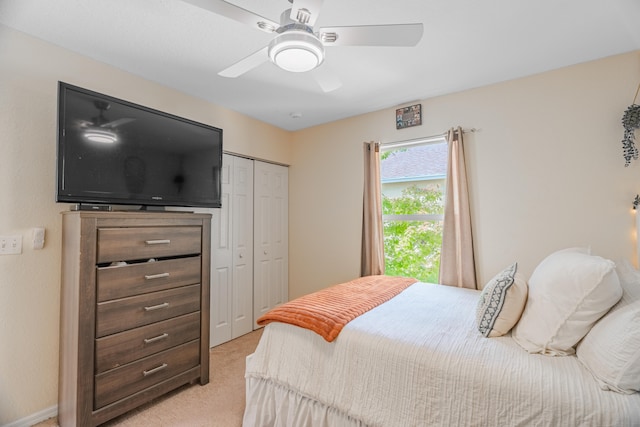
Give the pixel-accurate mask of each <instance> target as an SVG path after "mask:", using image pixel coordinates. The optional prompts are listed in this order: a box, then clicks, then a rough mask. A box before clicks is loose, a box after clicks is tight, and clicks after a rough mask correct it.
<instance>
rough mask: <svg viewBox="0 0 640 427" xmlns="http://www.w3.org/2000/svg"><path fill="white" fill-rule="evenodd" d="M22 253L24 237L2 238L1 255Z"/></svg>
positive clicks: (0, 243)
mask: <svg viewBox="0 0 640 427" xmlns="http://www.w3.org/2000/svg"><path fill="white" fill-rule="evenodd" d="M21 253H22V235H21V234H16V235H13V236H0V255H11V254H21Z"/></svg>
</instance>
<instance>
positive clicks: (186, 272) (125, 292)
mask: <svg viewBox="0 0 640 427" xmlns="http://www.w3.org/2000/svg"><path fill="white" fill-rule="evenodd" d="M200 266H201V259H200V256H195V257H188V258H177V259H169V260H162V261H155V262H143V263H139V264H129V265H124V266H119V267H101V268H98V272H97V282H98V302H102V301H107V300H110V299H116V298H124V297H128V296H133V295H139V294H144V293H148V292H155V291H160V290H163V289H169V288H176V287H179V286H185V285H193V284H196V283H200Z"/></svg>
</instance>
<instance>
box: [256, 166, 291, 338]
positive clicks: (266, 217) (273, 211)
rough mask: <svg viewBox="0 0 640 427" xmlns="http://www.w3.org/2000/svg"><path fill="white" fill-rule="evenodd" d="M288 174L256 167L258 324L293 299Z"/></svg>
mask: <svg viewBox="0 0 640 427" xmlns="http://www.w3.org/2000/svg"><path fill="white" fill-rule="evenodd" d="M288 172H289V171H288V168H287V167H285V166H279V165H274V164H271V163H265V162H260V161H255V163H254V192H255V194H254V218H255V220H254V221H255V222H254V227H255V229H254V279H253V299H254V321H255V320H257V319H258V317H260V316H261V315H263V314H264V313H266V312H267V311H269V310H270V309H271V308H273V307H275V306H277V305H279V304H282V303H283V302H286V301H287V300H288V298H289V277H288V271H289V268H288V267H289V262H288V259H289V255H288V254H289V242H288V222H289V219H288V216H289V211H288V194H289V178H288V176H289V175H288ZM254 327H257V325H254Z"/></svg>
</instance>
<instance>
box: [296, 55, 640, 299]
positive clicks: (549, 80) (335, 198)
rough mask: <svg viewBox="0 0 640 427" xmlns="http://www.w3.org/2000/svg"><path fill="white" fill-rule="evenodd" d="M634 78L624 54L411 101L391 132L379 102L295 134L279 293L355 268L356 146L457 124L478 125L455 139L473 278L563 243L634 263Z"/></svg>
mask: <svg viewBox="0 0 640 427" xmlns="http://www.w3.org/2000/svg"><path fill="white" fill-rule="evenodd" d="M469 66H470V67H473V64H469ZM639 80H640V53H639V52H634V53H630V54H626V55H620V56H615V57H611V58H606V59H603V60H599V61H595V62H590V63H585V64H580V65H577V66H573V67H568V68H564V69H560V70H556V71H551V72H547V73H544V74H539V75H535V76H532V77H528V78H523V79H518V80H513V81H509V82H506V83H501V84H495V85H492V86H488V87H483V88H479V89H475V90H469V91H465V92H461V93H457V94H453V95H447V96H442V97H438V98H433V99H427V100H421V101H419V102H421V103H422V109H423V125H422V126H418V127H414V128H408V129H402V130H396V129H395V123H394V112H395V108H390V109H388V110H382V111H378V112H374V113H370V114H366V115H362V116H359V117H354V118H351V119H347V120H343V121H339V122H334V123H330V124H327V125H323V126H317V127H314V128H310V129H307V130H304V131H300V132H297V133H296V134H295V136H294V144H293V156H292V165H293V166H292V167H291V170H290V191H291V196H290V197H291V199H290V200H292V203H291V206H290V216H289V218H290V227H291V228H290V233H289V235H290V246H289V248H290V260H289V265H290V271H289V283H290V285H289V286H290V297H297V296H300V295H303V294H306V293H309V292H312V291H315V290H318V289H320V288H322V287H325V286H326V285H328V284H331V283H337V282H340V281H343V280H348V279H351V278H354V277H356V276H358V274H359V265H360V258H359V257H360V234H361V230H360V227H361V222H360V221H361V205H362V174H363V171H362V142H363V141H368V140H379V141H382V142H388V141H395V140H405V139H412V138H418V137H423V136H430V135H436V134H440V133H442V132H444V131H446V130H447V129H448V128H449V127H451V126H458V125H460V126H463V127H464V128H477V129H479V131H478V132H475V133H471V134H467V135H466V155H467V168H468V172H469V181H470V182H469V184H470V192H471V194H470V197H471V203H472V212H473V214H472V223H473V224H472V225H473V229H474V237H475V248H476V256H477V258H476V265H477V269H478V278H479V282H480V283H481V284H484V283H486V281H488V280H489V279H490V278H491V277H492V276H493V275H494V274H496V273H497V272H498V271H500V270H501V269H502V268H504V267H505V266H506V265H508V263H511V262H513V261H518V263H519V266H520V270H521V271H522V272H524V273H525V275H526V276H527V277H528V276H529V275H530V274H531V272H532V271H533V269H534V268H535V266H536V265H537V263H538V262H539V261H540V260H541V259H542V258H543V257H544V256H546V255H547V254H549V253H550V252H551V251H554V250H556V249H560V248H564V247H570V246H587V245H588V246H591V248H592V251H593V252H594V253H595V254H599V255H602V256H605V257H609V258H612V259H617V258H628V259H631V260H635V256H636V255H635V249H634V247H635V246H634V242H635V241H634V239H635V237H634V232H635V231H634V219H633V214H632V211H631V209H630V208H631V204H632V201H633V198H634V196H635V194H636V193H638V192H640V162H635V163H633V164H632V165H631V166H629V167H628V168H625V167H624V160H623V158H622V148H621V147H622V145H621V142H620V141H621V139H622V126H621V124H620V119H621V117H622V114H623V112H624V110H625V109H626V108H627V106H629V105H630V104H631V103H632V101H633V97H634V94H635V92H636V88H637V85H638V83H639ZM416 102H418V101H416ZM639 102H640V100H639ZM638 133H639V134H640V132H638Z"/></svg>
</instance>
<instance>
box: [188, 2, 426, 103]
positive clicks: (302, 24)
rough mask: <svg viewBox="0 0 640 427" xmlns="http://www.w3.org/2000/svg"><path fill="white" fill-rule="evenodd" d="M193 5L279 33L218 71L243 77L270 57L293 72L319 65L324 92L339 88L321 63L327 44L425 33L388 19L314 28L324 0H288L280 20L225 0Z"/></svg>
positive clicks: (393, 40) (403, 41) (402, 41)
mask: <svg viewBox="0 0 640 427" xmlns="http://www.w3.org/2000/svg"><path fill="white" fill-rule="evenodd" d="M183 1H184V2H186V3H190V4H192V5H194V6H198V7H200V8H203V9H206V10H208V11H211V12H214V13H216V14H218V15H222V16H225V17H227V18H230V19H233V20H235V21H238V22H241V23H243V24H247V25H249V26H251V27H253V28H256V29H259V30H262V31H265V32H267V33H274V34H276V35H275V37H274V38H273V40H271V42H270V43H269V45H268V46H265V47H263V48H262V49H260V50H258V51H257V52H254V53H252V54H251V55H249V56H247V57H245V58H244V59H241V60H240V61H238V62H236V63H235V64H233V65H231V66H229V67H228V68H225V69H224V70H222V71H220V72H219V73H218V74H219V75H220V76H223V77H231V78H234V77H238V76H241V75H242V74H244V73H246V72H248V71H250V70H252V69H254V68H256V67H258V66H259V65H261V64H263V63H264V62H267V61H269V60H270V61H271V62H273V63H274V64H275V65H277V66H278V67H280V68H282V69H283V70H286V71H291V72H306V71H312V70H314V73H313V77H314V78H315V79H316V81H317V82H318V84H319V85H320V87H321V88H322V90H323V91H325V92H330V91H332V90H335V89H337V88H338V87H340V85H341V83H340V81H339V80H338V79H337V77H335V76H333V75H331V73H330V72H329V71H328V70H327V69H326V68H324V69H322V68H318V67H319V66H320V65H321V64H322V63H323V61H324V48H325V47H331V46H408V47H410V46H415V45H416V44H418V42H419V41H420V39H421V38H422V32H423V25H422V24H421V23H418V24H387V25H360V26H348V27H322V28H318V29H317V30H314V28H313V25H314V24H315V22H316V20H317V18H318V15H319V13H320V9H321V7H322V3H323V0H289V2H290V3H292V7H291V8H290V9H287V10H285V11H284V12H282V14H281V15H280V22H279V23H276V22H274V21H272V20H270V19H267V18H264V17H262V16H260V15H257V14H255V13H253V12H251V11H248V10H246V9H243V8H241V7H239V6H235V5H233V4H231V3H227V2H226V1H224V0H183Z"/></svg>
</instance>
